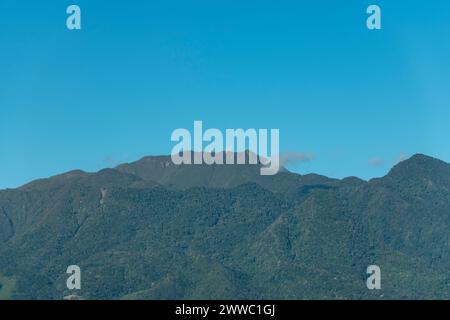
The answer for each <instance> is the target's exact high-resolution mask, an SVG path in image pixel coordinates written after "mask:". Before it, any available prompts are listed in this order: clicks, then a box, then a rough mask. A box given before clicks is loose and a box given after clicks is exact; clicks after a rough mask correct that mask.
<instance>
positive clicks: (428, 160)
mask: <svg viewBox="0 0 450 320" xmlns="http://www.w3.org/2000/svg"><path fill="white" fill-rule="evenodd" d="M387 177H390V178H394V179H408V180H411V179H423V178H426V179H427V180H433V181H441V180H446V181H448V180H450V165H449V164H448V163H446V162H444V161H442V160H439V159H436V158H433V157H430V156H427V155H424V154H421V153H417V154H415V155H413V156H412V157H410V158H409V159H406V160H404V161H401V162H399V163H398V164H397V165H395V166H394V167H393V168H392V169H391V170H390V171H389V173H388V175H387Z"/></svg>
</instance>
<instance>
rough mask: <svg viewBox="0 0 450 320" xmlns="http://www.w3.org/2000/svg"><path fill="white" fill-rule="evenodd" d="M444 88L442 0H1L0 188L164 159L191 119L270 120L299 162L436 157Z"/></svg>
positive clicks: (375, 172)
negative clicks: (70, 11)
mask: <svg viewBox="0 0 450 320" xmlns="http://www.w3.org/2000/svg"><path fill="white" fill-rule="evenodd" d="M70 4H77V5H79V6H80V7H81V10H82V30H80V31H69V30H67V28H66V24H65V23H66V18H67V14H66V8H67V6H68V5H70ZM370 4H378V5H379V6H380V7H381V9H382V28H383V29H382V30H379V31H369V30H368V29H367V28H366V18H367V15H366V8H367V7H368V5H370ZM449 88H450V1H448V0H432V1H418V0H408V1H406V0H403V1H400V0H398V1H385V0H373V1H363V0H345V1H344V0H341V1H337V0H335V1H323V0H318V1H299V0H296V1H263V0H259V1H245V0H244V1H219V0H217V1H216V0H214V1H211V0H209V1H103V0H96V1H87V0H73V1H71V2H68V1H60V0H58V1H56V0H51V1H50V0H46V1H17V0H0V188H6V187H17V186H19V185H21V184H23V183H25V182H28V181H30V180H32V179H36V178H41V177H47V176H51V175H54V174H58V173H61V172H65V171H68V170H72V169H83V170H86V171H96V170H99V169H101V168H104V167H111V166H115V165H116V164H118V163H121V162H129V161H133V160H137V159H139V158H140V157H141V156H144V155H158V154H169V153H170V151H171V149H172V147H173V145H174V143H172V142H171V141H170V135H171V133H172V131H173V130H174V129H177V128H188V129H192V127H193V121H194V120H203V123H204V126H205V127H206V128H220V129H225V128H241V127H242V128H256V129H258V128H279V129H280V139H281V140H280V145H281V150H282V151H283V152H305V153H312V154H314V155H315V157H314V159H313V160H311V161H310V162H307V163H298V164H294V165H293V166H292V167H291V169H292V170H293V171H296V172H299V173H309V172H315V173H320V174H324V175H327V176H331V177H338V178H342V177H345V176H350V175H355V176H359V177H362V178H365V179H368V178H371V177H376V176H381V175H384V174H385V173H386V172H387V171H388V170H389V169H390V167H391V166H392V165H394V164H395V163H396V162H397V161H398V159H400V158H403V157H405V156H410V155H412V154H414V153H418V152H420V153H425V154H428V155H431V156H435V157H438V158H440V159H443V160H446V161H450V142H449V140H450V125H449V119H450V90H449Z"/></svg>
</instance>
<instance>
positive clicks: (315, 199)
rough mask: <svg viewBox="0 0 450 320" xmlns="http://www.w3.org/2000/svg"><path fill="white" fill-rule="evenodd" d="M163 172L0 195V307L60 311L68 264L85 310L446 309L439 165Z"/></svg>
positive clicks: (82, 179)
mask: <svg viewBox="0 0 450 320" xmlns="http://www.w3.org/2000/svg"><path fill="white" fill-rule="evenodd" d="M167 161H168V160H167V158H164V157H158V158H150V159H149V158H146V159H145V161H144V162H138V163H135V164H130V165H127V166H122V167H119V168H118V169H108V170H102V171H100V172H98V173H95V174H87V173H84V172H81V171H74V172H70V173H68V174H64V175H60V176H57V177H53V178H50V179H46V180H40V181H35V182H33V183H31V184H29V185H27V186H24V187H22V188H19V189H16V190H5V191H0V257H1V258H0V272H2V273H3V274H8V275H10V274H13V275H14V277H15V279H16V281H15V284H14V282H12V280H11V279H10V278H9V279H8V278H0V283H2V285H3V286H2V287H1V289H0V297H11V292H12V288H14V287H15V291H14V297H15V298H19V299H61V298H62V297H64V296H68V295H70V294H71V292H68V291H67V289H66V288H65V284H66V277H67V275H66V273H65V271H66V268H67V266H68V265H71V264H77V265H79V266H80V267H81V269H82V290H81V291H80V292H77V294H78V295H80V296H82V297H83V298H86V299H239V298H242V299H431V298H438V299H450V290H449V287H448V286H449V284H450V270H448V266H449V265H450V250H449V244H450V165H448V164H446V163H444V162H442V161H439V160H436V159H433V158H429V157H426V156H422V155H416V156H414V157H412V158H411V159H409V160H407V161H404V162H402V163H400V164H398V165H397V166H396V167H394V168H393V169H392V170H391V172H390V173H389V174H388V175H387V176H385V177H383V178H380V179H374V180H371V181H368V182H366V181H362V180H359V179H356V178H348V179H344V180H334V179H328V178H326V177H321V176H317V175H307V176H300V175H297V174H292V173H289V172H282V173H280V174H279V175H277V176H274V177H261V176H260V175H259V170H255V168H249V167H247V166H234V167H233V166H223V167H215V168H214V167H204V166H187V167H180V168H179V169H176V168H172V167H170V166H168V165H167ZM226 168H229V170H231V171H229V172H228V174H227V172H226V170H227V169H226ZM224 170H225V171H224ZM154 181H156V182H154ZM371 264H377V265H379V266H380V267H381V270H382V290H381V291H369V290H367V288H366V278H367V274H366V268H367V266H369V265H371ZM5 279H6V280H5Z"/></svg>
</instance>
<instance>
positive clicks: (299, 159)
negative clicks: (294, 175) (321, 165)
mask: <svg viewBox="0 0 450 320" xmlns="http://www.w3.org/2000/svg"><path fill="white" fill-rule="evenodd" d="M314 159H315V155H314V154H312V153H305V152H285V153H282V154H281V155H280V164H281V165H282V166H287V165H297V164H300V163H305V162H310V161H312V160H314Z"/></svg>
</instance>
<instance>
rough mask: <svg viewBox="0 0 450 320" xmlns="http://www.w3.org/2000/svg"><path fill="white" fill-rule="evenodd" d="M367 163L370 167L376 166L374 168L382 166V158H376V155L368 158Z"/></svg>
mask: <svg viewBox="0 0 450 320" xmlns="http://www.w3.org/2000/svg"><path fill="white" fill-rule="evenodd" d="M369 164H370V165H371V166H372V167H376V168H378V167H382V166H383V165H384V160H383V159H381V158H378V157H374V158H371V159H370V160H369Z"/></svg>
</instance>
